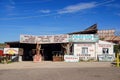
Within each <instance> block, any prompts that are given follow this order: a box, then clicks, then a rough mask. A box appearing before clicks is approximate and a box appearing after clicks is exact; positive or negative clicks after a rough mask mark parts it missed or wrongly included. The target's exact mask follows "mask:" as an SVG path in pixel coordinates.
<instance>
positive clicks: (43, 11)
mask: <svg viewBox="0 0 120 80" xmlns="http://www.w3.org/2000/svg"><path fill="white" fill-rule="evenodd" d="M38 12H40V13H50V12H51V11H50V10H48V9H46V10H39V11H38Z"/></svg>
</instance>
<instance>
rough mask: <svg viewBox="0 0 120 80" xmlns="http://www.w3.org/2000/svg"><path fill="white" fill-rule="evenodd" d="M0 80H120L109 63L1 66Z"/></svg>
mask: <svg viewBox="0 0 120 80" xmlns="http://www.w3.org/2000/svg"><path fill="white" fill-rule="evenodd" d="M0 80H120V68H116V67H112V66H111V64H110V63H109V62H81V63H65V62H41V63H33V62H18V63H11V64H0Z"/></svg>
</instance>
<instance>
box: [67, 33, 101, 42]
mask: <svg viewBox="0 0 120 80" xmlns="http://www.w3.org/2000/svg"><path fill="white" fill-rule="evenodd" d="M98 40H99V38H98V36H97V35H94V34H74V35H70V37H69V41H71V42H96V41H98Z"/></svg>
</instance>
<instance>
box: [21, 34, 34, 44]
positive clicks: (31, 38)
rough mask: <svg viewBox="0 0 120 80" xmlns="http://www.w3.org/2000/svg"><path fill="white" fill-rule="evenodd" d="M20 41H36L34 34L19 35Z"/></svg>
mask: <svg viewBox="0 0 120 80" xmlns="http://www.w3.org/2000/svg"><path fill="white" fill-rule="evenodd" d="M20 43H36V36H33V35H20Z"/></svg>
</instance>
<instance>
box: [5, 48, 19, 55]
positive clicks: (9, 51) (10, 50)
mask: <svg viewBox="0 0 120 80" xmlns="http://www.w3.org/2000/svg"><path fill="white" fill-rule="evenodd" d="M18 53H19V49H18V48H4V54H12V55H13V54H18Z"/></svg>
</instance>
